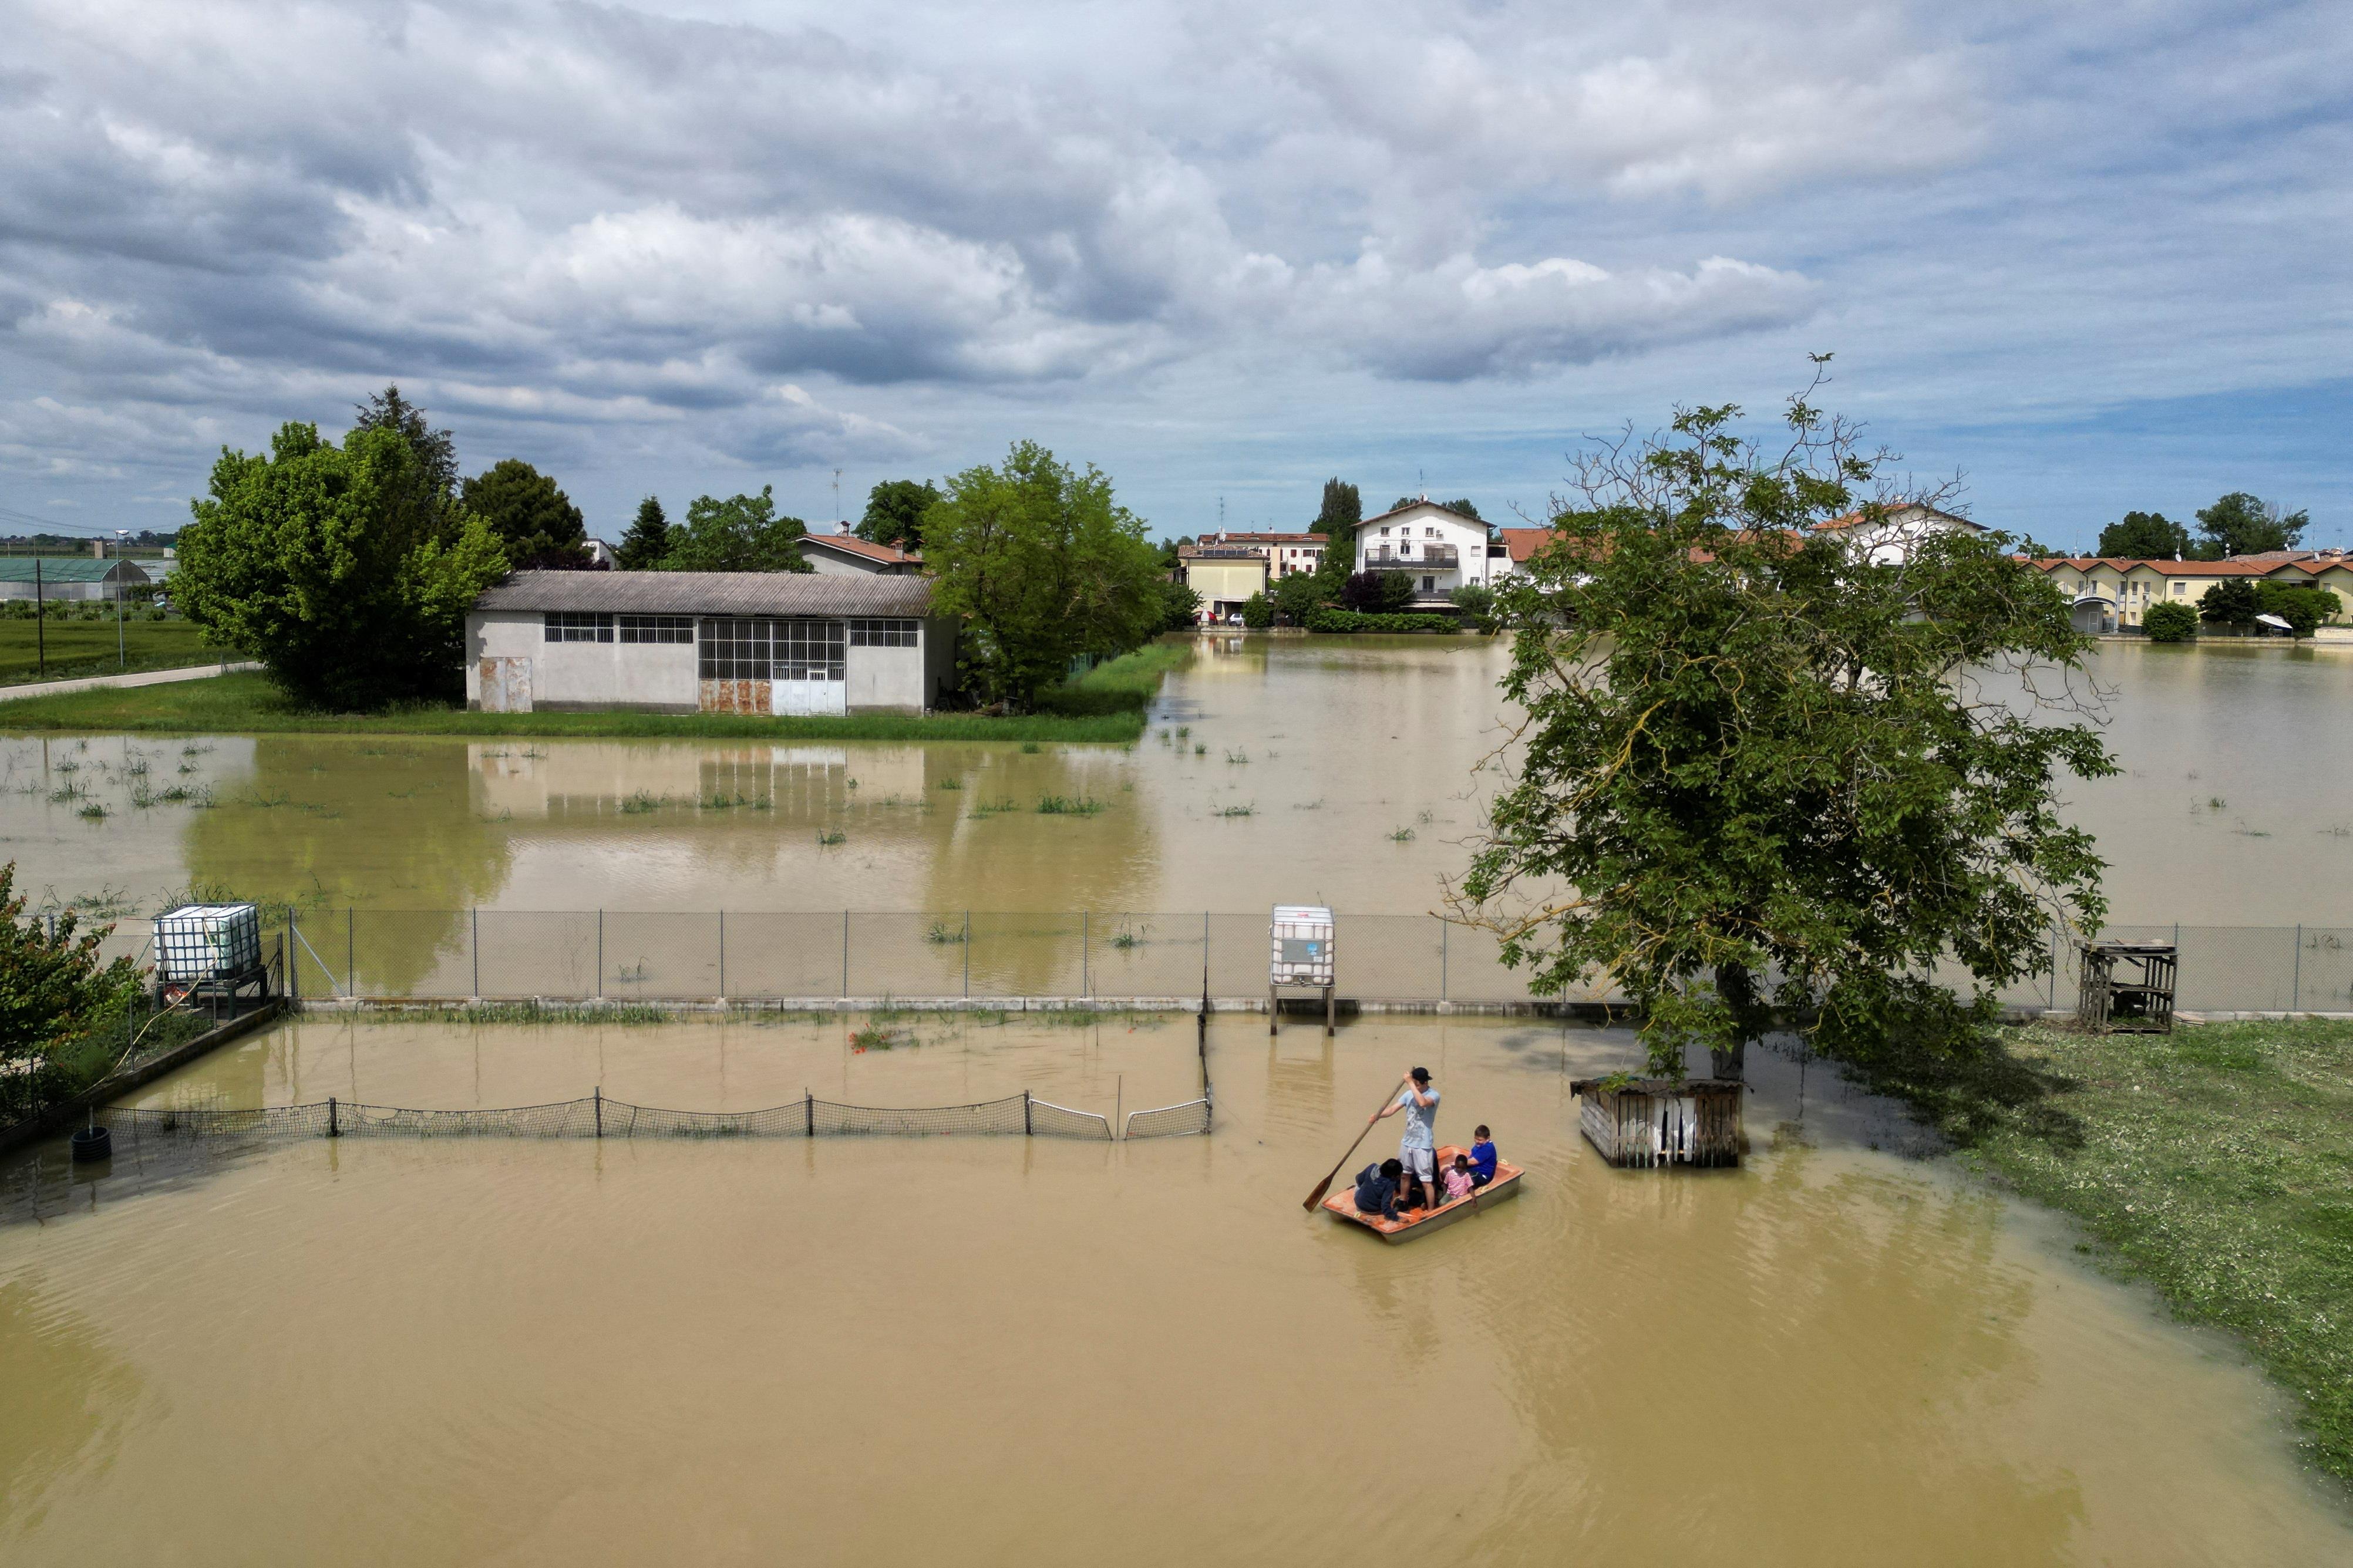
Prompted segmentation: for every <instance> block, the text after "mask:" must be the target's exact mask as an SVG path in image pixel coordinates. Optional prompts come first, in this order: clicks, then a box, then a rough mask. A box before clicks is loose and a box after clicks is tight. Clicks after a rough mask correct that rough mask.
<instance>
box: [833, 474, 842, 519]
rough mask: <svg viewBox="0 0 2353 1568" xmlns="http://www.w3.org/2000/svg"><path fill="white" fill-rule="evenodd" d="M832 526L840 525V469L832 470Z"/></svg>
mask: <svg viewBox="0 0 2353 1568" xmlns="http://www.w3.org/2000/svg"><path fill="white" fill-rule="evenodd" d="M833 526H834V527H836V528H839V527H840V526H841V470H840V469H839V468H836V469H834V470H833Z"/></svg>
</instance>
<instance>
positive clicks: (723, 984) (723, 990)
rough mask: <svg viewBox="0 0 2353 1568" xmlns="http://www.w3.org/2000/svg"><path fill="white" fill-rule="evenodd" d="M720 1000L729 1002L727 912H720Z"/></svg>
mask: <svg viewBox="0 0 2353 1568" xmlns="http://www.w3.org/2000/svg"><path fill="white" fill-rule="evenodd" d="M719 1000H720V1003H721V1005H725V1004H726V1001H727V911H726V910H720V911H719Z"/></svg>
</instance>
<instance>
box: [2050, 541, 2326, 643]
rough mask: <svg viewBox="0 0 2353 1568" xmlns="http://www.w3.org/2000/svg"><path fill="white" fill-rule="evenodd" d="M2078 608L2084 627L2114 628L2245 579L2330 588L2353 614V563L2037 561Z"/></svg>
mask: <svg viewBox="0 0 2353 1568" xmlns="http://www.w3.org/2000/svg"><path fill="white" fill-rule="evenodd" d="M2034 564H2035V565H2036V566H2037V567H2039V568H2041V569H2042V572H2043V573H2044V574H2046V575H2047V576H2049V577H2050V579H2051V580H2052V582H2053V583H2055V584H2058V585H2059V590H2060V592H2062V593H2063V594H2065V595H2067V598H2068V602H2069V603H2070V604H2072V605H2073V606H2074V620H2075V627H2076V629H2077V630H2078V631H2086V632H2110V631H2118V630H2121V629H2123V628H2124V627H2126V626H2139V625H2140V624H2141V617H2142V616H2144V615H2146V614H2147V612H2148V607H2149V606H2150V605H2154V604H2158V603H2159V602H2165V603H2170V604H2176V605H2191V606H2193V607H2194V606H2196V605H2198V603H2199V602H2200V600H2202V599H2204V598H2205V597H2206V595H2207V591H2208V590H2209V589H2211V588H2212V587H2213V586H2214V584H2217V583H2227V582H2230V581H2232V580H2234V579H2239V578H2244V579H2247V580H2249V581H2255V582H2261V581H2270V582H2274V583H2286V584H2292V585H2293V586H2295V587H2299V588H2306V587H2309V588H2326V589H2327V590H2328V591H2329V592H2331V593H2333V594H2335V595H2336V596H2337V615H2336V616H2335V617H2333V618H2335V619H2338V620H2343V619H2345V618H2347V616H2348V612H2353V564H2348V562H2347V561H2346V559H2345V556H2344V553H2343V552H2341V551H2338V552H2327V553H2323V552H2311V553H2309V554H2305V553H2296V554H2282V555H2274V556H2268V557H2263V556H2249V557H2242V558H2240V559H2237V560H2232V561H2131V560H2125V559H2122V558H2119V557H2115V556H2105V555H2096V556H2095V555H2074V556H2066V557H2063V558H2060V559H2057V560H2051V561H2037V562H2036V563H2034Z"/></svg>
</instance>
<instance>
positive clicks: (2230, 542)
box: [2198, 490, 2312, 561]
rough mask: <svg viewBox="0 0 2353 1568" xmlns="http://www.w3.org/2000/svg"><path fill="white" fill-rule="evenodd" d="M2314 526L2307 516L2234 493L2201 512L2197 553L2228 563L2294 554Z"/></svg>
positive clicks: (2256, 498)
mask: <svg viewBox="0 0 2353 1568" xmlns="http://www.w3.org/2000/svg"><path fill="white" fill-rule="evenodd" d="M2311 524H2312V519H2311V517H2310V516H2309V515H2308V514H2307V513H2305V512H2302V511H2291V512H2283V511H2281V510H2280V509H2279V508H2278V507H2277V506H2275V505H2274V504H2273V503H2272V502H2270V501H2267V500H2263V498H2262V497H2261V496H2253V495H2249V494H2248V493H2247V492H2246V491H2244V490H2232V492H2231V493H2230V494H2229V495H2226V496H2224V497H2222V498H2221V500H2218V501H2216V502H2215V503H2214V504H2213V505H2212V506H2210V507H2204V508H2201V509H2200V510H2199V513H2198V531H2199V532H2200V534H2201V535H2203V540H2202V542H2201V543H2200V546H2199V551H2198V553H2199V554H2200V556H2201V557H2202V558H2203V559H2205V560H2208V561H2227V560H2229V559H2230V558H2231V557H2232V556H2233V555H2261V554H2263V553H2264V552H2266V551H2272V550H2293V549H2295V547H2296V545H2297V543H2298V542H2301V541H2302V540H2303V538H2304V531H2305V530H2306V528H2308V527H2310V526H2311Z"/></svg>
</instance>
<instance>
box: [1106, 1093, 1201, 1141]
mask: <svg viewBox="0 0 2353 1568" xmlns="http://www.w3.org/2000/svg"><path fill="white" fill-rule="evenodd" d="M1208 1130H1209V1101H1208V1097H1207V1096H1204V1097H1202V1098H1201V1099H1199V1100H1187V1101H1186V1102H1185V1103H1184V1104H1182V1105H1164V1106H1162V1107H1161V1108H1160V1109H1159V1110H1131V1111H1129V1112H1128V1113H1127V1127H1126V1130H1125V1131H1123V1132H1122V1133H1121V1134H1120V1136H1121V1137H1123V1138H1182V1137H1185V1136H1187V1134H1190V1133H1198V1132H1207V1131H1208Z"/></svg>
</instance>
